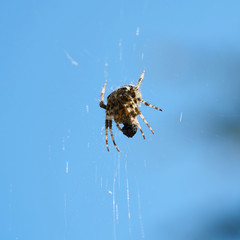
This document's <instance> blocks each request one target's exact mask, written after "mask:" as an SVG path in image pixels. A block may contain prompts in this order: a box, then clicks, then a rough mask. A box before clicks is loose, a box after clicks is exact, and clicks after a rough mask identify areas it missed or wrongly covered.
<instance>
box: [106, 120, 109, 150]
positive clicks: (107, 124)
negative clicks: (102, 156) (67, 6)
mask: <svg viewBox="0 0 240 240" xmlns="http://www.w3.org/2000/svg"><path fill="white" fill-rule="evenodd" d="M108 126H109V120H108V119H107V118H106V120H105V139H106V146H107V150H108V151H109V148H108Z"/></svg>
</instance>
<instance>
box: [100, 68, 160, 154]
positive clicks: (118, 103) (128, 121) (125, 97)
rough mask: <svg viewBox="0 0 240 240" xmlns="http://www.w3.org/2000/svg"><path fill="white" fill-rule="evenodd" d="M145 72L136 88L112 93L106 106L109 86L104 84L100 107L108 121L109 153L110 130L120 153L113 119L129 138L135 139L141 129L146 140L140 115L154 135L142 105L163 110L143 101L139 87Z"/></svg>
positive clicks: (106, 124) (106, 123) (106, 136)
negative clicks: (138, 117)
mask: <svg viewBox="0 0 240 240" xmlns="http://www.w3.org/2000/svg"><path fill="white" fill-rule="evenodd" d="M144 74H145V70H144V71H143V72H142V74H141V77H140V78H139V80H138V83H137V85H136V86H134V85H131V84H130V85H125V86H122V87H120V88H118V89H117V90H115V91H114V92H112V93H111V94H110V95H109V96H108V97H107V105H105V104H104V102H103V101H104V93H105V88H106V85H107V82H106V83H105V84H104V86H103V88H102V92H101V101H100V104H99V105H100V107H101V108H104V109H106V120H105V138H106V145H107V150H108V151H109V147H108V128H109V129H110V134H111V138H112V141H113V144H114V146H115V148H116V149H117V151H119V149H118V147H117V145H116V143H115V141H114V138H113V132H112V119H114V121H115V122H116V124H117V128H118V129H119V130H120V131H122V132H123V134H124V135H126V136H127V137H133V136H134V135H135V133H136V132H137V127H139V129H140V131H141V133H142V136H143V139H145V136H144V133H143V131H142V128H141V126H140V124H139V122H138V120H137V116H138V115H140V117H141V118H142V119H143V121H144V122H145V123H146V124H147V126H148V127H149V129H150V130H151V132H152V133H154V132H153V130H152V128H151V127H150V125H149V124H148V122H147V121H146V119H145V118H144V116H143V115H142V113H141V112H140V110H139V105H140V103H141V102H142V103H144V104H145V105H147V106H149V107H152V108H155V109H157V110H159V111H162V109H160V108H157V107H155V106H153V105H152V104H150V103H147V102H146V101H144V100H143V99H142V95H141V92H140V90H139V87H140V85H141V83H142V80H143V78H144ZM121 123H122V124H123V125H124V126H123V128H121V127H120V126H119V124H121Z"/></svg>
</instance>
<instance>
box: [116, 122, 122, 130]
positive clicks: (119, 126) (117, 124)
mask: <svg viewBox="0 0 240 240" xmlns="http://www.w3.org/2000/svg"><path fill="white" fill-rule="evenodd" d="M116 124H117V128H118V129H119V130H120V131H122V129H121V127H120V126H119V124H118V123H116Z"/></svg>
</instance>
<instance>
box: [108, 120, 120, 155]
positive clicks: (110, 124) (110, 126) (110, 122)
mask: <svg viewBox="0 0 240 240" xmlns="http://www.w3.org/2000/svg"><path fill="white" fill-rule="evenodd" d="M109 129H110V133H111V138H112V141H113V144H114V146H115V148H116V149H117V151H118V152H120V151H119V149H118V147H117V144H116V143H115V141H114V138H113V132H112V117H110V120H109Z"/></svg>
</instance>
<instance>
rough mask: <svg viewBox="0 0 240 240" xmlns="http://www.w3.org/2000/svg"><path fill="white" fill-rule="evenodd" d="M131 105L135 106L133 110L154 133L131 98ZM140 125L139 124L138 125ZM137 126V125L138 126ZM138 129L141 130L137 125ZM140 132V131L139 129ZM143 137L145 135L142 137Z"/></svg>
mask: <svg viewBox="0 0 240 240" xmlns="http://www.w3.org/2000/svg"><path fill="white" fill-rule="evenodd" d="M131 103H132V105H133V106H134V107H135V111H136V112H137V113H138V114H139V115H140V117H141V118H142V120H143V121H144V122H145V123H146V124H147V126H148V127H149V129H150V130H151V132H152V133H153V134H154V132H153V130H152V128H151V127H150V125H149V124H148V122H147V120H146V119H145V117H144V116H143V115H142V113H141V111H140V110H139V109H138V107H137V105H136V103H134V101H133V100H132V101H131ZM138 124H139V123H138ZM139 126H140V125H139ZM139 126H138V127H139ZM139 129H140V131H141V128H140V127H139ZM141 132H142V131H141ZM144 139H145V137H144Z"/></svg>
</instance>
